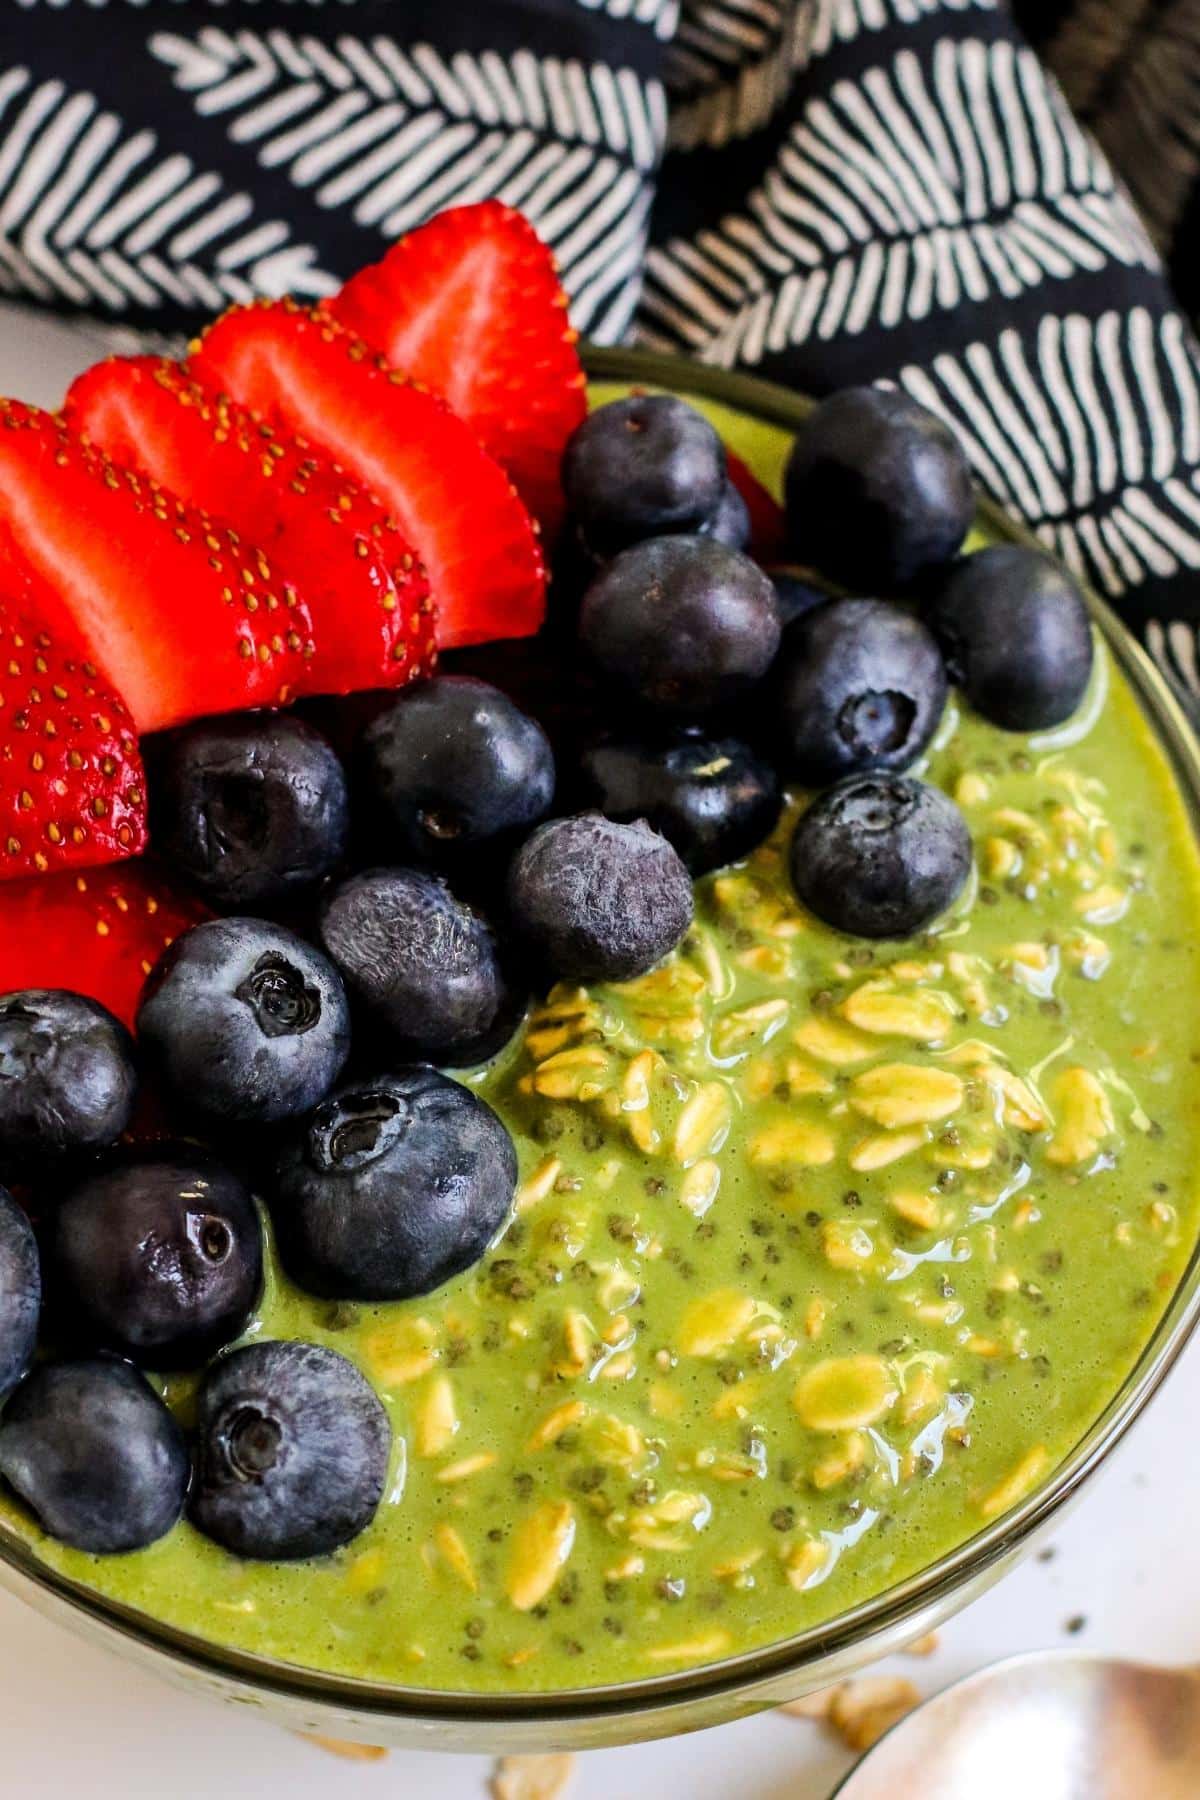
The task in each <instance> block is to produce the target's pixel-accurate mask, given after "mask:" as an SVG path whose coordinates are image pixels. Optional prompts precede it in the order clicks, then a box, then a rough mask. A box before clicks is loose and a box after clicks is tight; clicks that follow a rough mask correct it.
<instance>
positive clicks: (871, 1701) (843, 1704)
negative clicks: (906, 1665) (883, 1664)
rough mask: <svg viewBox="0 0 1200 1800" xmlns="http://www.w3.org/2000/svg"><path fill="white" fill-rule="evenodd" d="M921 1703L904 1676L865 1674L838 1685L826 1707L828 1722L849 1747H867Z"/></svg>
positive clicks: (861, 1748) (864, 1748) (855, 1748)
mask: <svg viewBox="0 0 1200 1800" xmlns="http://www.w3.org/2000/svg"><path fill="white" fill-rule="evenodd" d="M920 1704H921V1696H920V1694H919V1692H918V1691H917V1689H916V1688H915V1687H914V1686H913V1684H912V1682H911V1681H909V1680H908V1679H907V1678H906V1677H905V1676H903V1675H867V1676H864V1678H863V1679H862V1680H861V1681H848V1682H846V1684H845V1685H844V1686H843V1687H840V1688H838V1690H837V1691H836V1693H835V1694H834V1697H833V1704H832V1706H831V1707H830V1708H829V1723H830V1724H831V1725H832V1726H833V1728H834V1730H835V1731H836V1732H837V1733H838V1734H839V1736H840V1737H841V1739H842V1741H843V1742H844V1743H845V1745H846V1748H847V1749H848V1750H869V1749H870V1748H871V1745H872V1744H874V1743H876V1742H877V1741H878V1739H880V1738H881V1737H882V1736H883V1734H884V1732H885V1731H890V1729H891V1727H892V1726H893V1725H895V1724H896V1723H897V1721H898V1720H900V1719H902V1718H903V1717H904V1715H905V1714H906V1713H910V1712H911V1711H912V1710H913V1708H914V1706H919V1705H920Z"/></svg>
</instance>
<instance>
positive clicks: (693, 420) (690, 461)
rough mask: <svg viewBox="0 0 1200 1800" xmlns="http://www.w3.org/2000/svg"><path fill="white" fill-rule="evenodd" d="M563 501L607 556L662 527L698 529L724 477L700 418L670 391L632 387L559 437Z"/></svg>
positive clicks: (720, 450)
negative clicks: (635, 391)
mask: <svg viewBox="0 0 1200 1800" xmlns="http://www.w3.org/2000/svg"><path fill="white" fill-rule="evenodd" d="M562 480H563V487H564V489H565V491H566V496H567V502H568V505H569V506H570V508H571V511H572V512H573V513H574V515H575V517H576V519H577V520H578V522H579V525H580V527H581V529H582V531H583V535H584V538H585V539H586V541H587V543H588V544H589V546H590V547H591V548H592V549H593V550H594V551H595V552H596V553H597V554H599V555H601V556H610V555H612V554H613V553H614V552H615V551H617V550H620V549H623V548H624V547H625V546H626V545H628V544H635V543H638V542H639V541H640V540H641V539H642V538H648V537H655V536H659V535H660V534H662V533H663V532H672V531H698V530H699V529H700V527H701V526H702V525H703V524H704V523H705V521H706V520H708V519H711V518H712V515H713V514H714V512H715V511H716V509H717V507H718V505H719V503H720V501H721V497H722V491H723V488H724V483H725V451H724V447H723V445H722V443H721V440H720V438H719V437H718V436H717V434H716V432H715V431H714V430H713V428H712V426H711V425H710V424H709V422H708V420H707V419H706V418H704V417H703V416H702V414H700V413H698V412H697V411H696V410H695V408H694V407H691V406H688V405H687V403H686V402H685V401H683V400H677V399H676V398H675V397H674V396H673V395H671V394H632V395H630V396H629V398H628V399H625V400H612V401H610V402H609V404H608V405H607V406H601V407H598V408H597V409H596V411H595V412H594V413H592V414H591V415H590V417H588V418H586V419H585V420H584V421H583V423H582V425H580V426H579V427H578V428H577V429H576V431H575V433H574V435H573V436H572V438H571V439H570V442H569V443H568V444H567V448H566V452H565V454H564V456H563V463H562Z"/></svg>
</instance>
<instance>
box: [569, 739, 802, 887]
mask: <svg viewBox="0 0 1200 1800" xmlns="http://www.w3.org/2000/svg"><path fill="white" fill-rule="evenodd" d="M580 773H581V779H582V787H583V791H584V793H585V795H586V797H587V799H588V800H589V801H590V802H591V803H592V804H593V805H594V806H595V807H596V808H597V809H598V810H599V811H600V812H602V813H604V815H605V816H606V817H607V818H609V819H617V820H620V821H623V822H627V821H630V820H633V819H644V820H645V821H646V823H647V824H648V825H651V826H653V828H654V830H655V831H659V832H661V833H662V835H663V837H665V838H666V839H667V840H668V842H670V843H672V844H674V846H675V848H676V850H678V852H679V854H680V856H681V857H682V858H683V860H684V862H685V863H686V864H687V866H688V868H689V869H690V870H691V872H692V874H693V875H702V874H704V873H705V871H706V870H708V869H718V868H721V867H722V866H723V865H724V864H725V863H731V862H736V861H737V859H738V858H739V857H742V856H745V855H746V854H747V853H748V852H749V851H751V850H753V849H754V847H755V845H756V844H761V842H762V840H763V839H764V838H765V837H767V836H768V835H769V833H770V831H771V829H772V827H773V826H774V824H775V821H776V820H777V819H778V817H779V808H780V792H779V781H778V778H777V777H776V775H775V771H774V770H773V769H772V768H771V767H770V766H769V765H768V764H767V763H765V762H763V761H762V760H761V758H760V757H758V756H756V755H755V754H754V752H753V751H752V750H750V749H748V748H747V746H746V745H745V744H742V743H739V742H738V741H737V739H736V738H709V737H702V736H698V735H694V734H692V733H682V732H679V733H674V734H671V735H669V736H662V737H657V738H646V739H640V738H632V739H627V738H617V739H608V740H605V741H604V742H601V743H598V744H593V745H591V746H590V748H588V749H587V750H585V751H584V754H583V757H582V759H581V764H580Z"/></svg>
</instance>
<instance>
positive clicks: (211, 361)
mask: <svg viewBox="0 0 1200 1800" xmlns="http://www.w3.org/2000/svg"><path fill="white" fill-rule="evenodd" d="M191 366H192V369H193V372H194V373H195V374H196V375H197V376H198V377H199V379H200V380H201V381H203V382H206V383H207V384H208V385H209V386H210V387H214V388H217V389H219V390H220V391H221V392H222V393H225V394H229V395H231V396H232V398H233V399H235V400H237V401H239V402H240V403H241V404H242V405H243V406H248V407H249V408H250V409H251V410H252V411H254V412H256V413H259V414H261V415H262V416H263V417H264V418H265V419H267V420H268V422H269V423H270V424H272V425H275V426H277V427H278V428H279V429H281V430H287V431H294V432H298V433H299V434H300V435H301V436H302V437H304V438H307V439H308V440H309V441H310V442H311V443H312V444H314V445H315V446H317V447H318V448H320V449H322V450H324V452H325V453H326V454H327V455H329V456H331V457H333V459H334V460H335V461H336V462H338V463H340V464H341V465H342V467H343V468H345V469H347V470H349V472H350V474H351V475H353V476H354V477H355V478H356V479H357V480H359V481H361V482H362V483H363V484H364V486H366V487H368V488H370V489H372V490H373V491H374V493H375V494H377V495H378V497H379V499H380V500H382V502H383V504H384V505H385V506H386V507H387V509H388V511H389V512H390V513H391V514H393V516H394V517H395V519H396V521H397V523H398V525H399V527H400V529H401V531H402V532H403V533H404V535H405V537H406V538H407V539H408V541H409V542H410V543H411V544H412V545H413V546H414V547H415V549H416V551H417V554H418V555H419V556H420V558H421V561H422V562H423V563H424V565H425V567H426V569H427V570H428V571H429V581H430V586H431V588H432V591H433V599H434V603H435V606H436V608H437V636H438V643H439V645H440V646H441V648H443V649H445V648H447V647H448V646H450V645H452V644H477V643H482V642H486V641H487V640H488V639H489V638H501V637H524V636H526V635H527V634H528V633H530V632H533V631H536V630H537V628H538V626H539V625H540V624H541V621H542V615H543V612H544V610H545V589H546V575H545V567H544V564H543V561H542V553H541V548H540V545H539V543H538V537H537V532H536V528H535V527H534V524H533V522H532V520H531V519H530V517H529V515H528V513H527V512H526V511H525V508H524V507H523V506H522V504H521V502H520V500H519V499H518V497H517V494H516V492H515V490H514V488H513V486H512V484H511V482H510V481H509V479H508V477H507V475H505V473H504V471H503V469H502V468H501V467H500V465H499V464H498V463H496V462H493V460H492V458H491V457H490V456H488V454H487V453H486V451H484V450H481V449H480V447H479V445H478V443H477V442H476V440H475V437H474V435H473V434H472V432H471V430H470V428H469V427H468V426H466V425H464V424H463V422H462V420H461V419H459V418H456V416H455V415H454V413H452V412H451V411H450V409H449V407H448V406H446V404H445V402H444V401H443V400H441V399H439V398H438V396H437V395H435V394H432V393H429V392H427V391H426V389H425V388H423V387H418V386H416V385H415V383H413V382H411V381H408V380H406V379H405V377H404V376H403V375H401V374H399V373H398V371H396V370H395V369H392V368H390V367H389V366H388V364H387V363H385V362H384V361H383V359H382V358H381V357H377V356H376V355H375V353H374V352H373V351H371V350H369V349H368V348H367V346H366V345H365V344H364V343H363V342H362V341H361V340H360V339H359V338H356V337H354V336H353V335H352V334H351V333H350V332H348V331H347V330H345V328H344V327H343V326H341V325H339V324H338V323H337V322H336V320H334V319H332V318H328V317H326V316H325V315H324V314H320V313H316V312H313V311H310V310H308V309H306V308H304V307H301V306H298V305H296V303H295V302H294V301H290V300H274V301H262V302H258V303H256V304H254V305H251V306H241V307H234V308H233V309H232V310H231V311H229V312H227V313H225V315H224V316H223V317H222V318H220V319H218V320H217V322H216V324H215V325H212V326H210V327H209V329H208V331H206V332H205V334H204V336H203V337H202V338H201V340H200V343H199V346H198V347H197V350H196V352H195V354H194V355H193V357H192V364H191Z"/></svg>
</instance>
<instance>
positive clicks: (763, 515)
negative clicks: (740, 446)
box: [726, 450, 787, 563]
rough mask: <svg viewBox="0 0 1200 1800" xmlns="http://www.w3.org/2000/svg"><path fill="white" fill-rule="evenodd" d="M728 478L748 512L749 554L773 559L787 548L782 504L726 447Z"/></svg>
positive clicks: (760, 558) (758, 557)
mask: <svg viewBox="0 0 1200 1800" xmlns="http://www.w3.org/2000/svg"><path fill="white" fill-rule="evenodd" d="M726 458H727V460H728V464H729V479H730V481H732V483H733V485H734V487H735V488H736V489H737V491H738V493H739V494H740V495H741V496H742V499H743V500H744V501H745V502H746V509H747V511H748V512H749V514H750V554H751V556H753V557H754V558H755V560H756V561H757V562H760V563H770V562H777V561H778V560H779V558H780V557H781V556H782V555H783V554H784V551H785V549H786V548H787V521H786V519H785V518H784V514H783V508H782V506H780V504H779V502H778V500H776V499H775V497H774V495H773V494H771V493H769V492H768V490H767V489H766V488H765V487H764V486H763V484H762V482H761V481H760V480H759V479H758V476H757V475H756V474H755V473H754V471H753V469H750V468H747V466H746V464H745V463H744V462H743V461H742V459H741V457H740V456H735V455H734V454H733V451H732V450H728V451H726Z"/></svg>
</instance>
